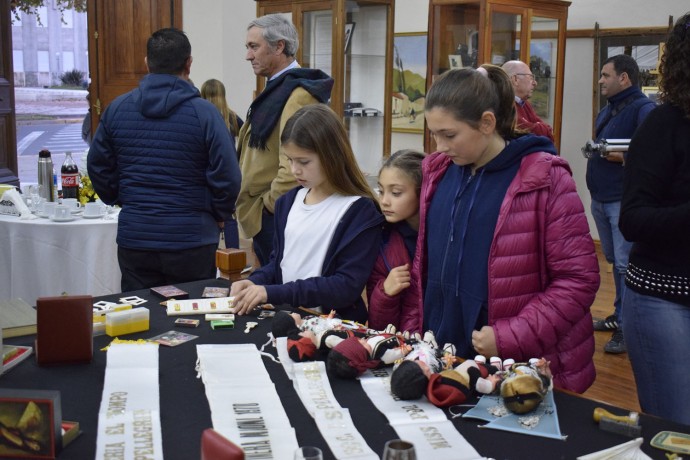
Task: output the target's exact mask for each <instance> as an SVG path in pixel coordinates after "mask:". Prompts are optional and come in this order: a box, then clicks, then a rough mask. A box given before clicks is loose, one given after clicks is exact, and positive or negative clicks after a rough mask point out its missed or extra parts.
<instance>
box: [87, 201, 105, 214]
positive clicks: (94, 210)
mask: <svg viewBox="0 0 690 460" xmlns="http://www.w3.org/2000/svg"><path fill="white" fill-rule="evenodd" d="M105 211H106V208H105V205H104V204H103V203H102V202H101V203H99V202H95V201H94V202H90V203H86V204H85V205H84V216H85V217H101V216H104V215H105Z"/></svg>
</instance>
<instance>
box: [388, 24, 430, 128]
mask: <svg viewBox="0 0 690 460" xmlns="http://www.w3.org/2000/svg"><path fill="white" fill-rule="evenodd" d="M426 47H427V35H426V32H411V33H399V34H395V37H394V40H393V85H392V86H391V92H392V95H391V97H392V98H393V104H392V112H393V113H392V117H391V119H392V124H391V126H392V130H393V131H397V132H404V133H418V134H423V133H424V99H425V96H426Z"/></svg>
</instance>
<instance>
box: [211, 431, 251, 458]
mask: <svg viewBox="0 0 690 460" xmlns="http://www.w3.org/2000/svg"><path fill="white" fill-rule="evenodd" d="M201 460H244V451H243V450H242V449H241V448H240V447H239V446H238V445H237V444H235V443H233V442H232V441H230V440H229V439H228V438H226V437H225V436H223V435H222V434H220V433H218V432H217V431H216V430H214V429H213V428H207V429H205V430H204V432H203V433H201Z"/></svg>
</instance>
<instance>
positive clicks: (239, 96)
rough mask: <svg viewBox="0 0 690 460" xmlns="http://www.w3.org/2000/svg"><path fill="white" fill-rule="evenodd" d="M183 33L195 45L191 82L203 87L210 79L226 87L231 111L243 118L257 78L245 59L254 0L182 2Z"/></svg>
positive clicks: (193, 48) (254, 7)
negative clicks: (216, 80) (218, 81)
mask: <svg viewBox="0 0 690 460" xmlns="http://www.w3.org/2000/svg"><path fill="white" fill-rule="evenodd" d="M182 17H183V21H184V25H183V28H184V31H185V32H186V33H187V36H188V37H189V41H190V42H191V43H192V57H193V61H192V73H191V75H190V77H191V79H192V80H193V81H194V84H195V85H196V87H197V88H201V85H202V83H204V82H205V81H206V80H208V79H209V78H216V79H218V80H220V81H222V82H223V83H224V84H225V89H226V91H227V99H228V104H230V108H231V109H232V110H234V111H235V112H237V114H238V115H239V116H240V117H241V118H242V119H244V118H245V114H246V113H247V109H248V108H249V105H250V104H251V102H252V100H253V95H254V90H255V89H256V77H255V76H254V72H252V67H251V65H250V64H249V62H247V61H246V60H245V59H244V57H245V54H246V50H245V47H244V43H245V41H246V36H247V25H248V24H249V22H250V21H251V20H252V19H254V18H255V17H256V2H254V1H253V0H239V1H238V0H233V1H217V0H183V2H182Z"/></svg>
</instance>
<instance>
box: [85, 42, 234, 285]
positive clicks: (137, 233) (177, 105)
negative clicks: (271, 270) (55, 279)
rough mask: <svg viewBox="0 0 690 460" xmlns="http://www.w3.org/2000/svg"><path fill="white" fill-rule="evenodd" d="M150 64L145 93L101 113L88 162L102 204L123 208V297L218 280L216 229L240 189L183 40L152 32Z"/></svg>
mask: <svg viewBox="0 0 690 460" xmlns="http://www.w3.org/2000/svg"><path fill="white" fill-rule="evenodd" d="M146 64H147V66H148V70H149V72H150V73H149V74H148V75H146V76H145V77H144V78H142V80H141V82H140V83H139V87H138V88H136V89H134V90H132V91H130V92H128V93H127V94H124V95H122V96H119V97H118V98H117V99H115V100H114V101H113V102H112V103H111V104H110V105H109V107H108V108H107V109H106V111H105V112H104V113H103V116H102V118H101V121H100V124H99V126H98V129H97V130H96V133H95V135H94V138H93V142H92V144H91V148H90V150H89V155H88V162H87V164H88V171H89V176H90V178H91V181H92V182H93V186H94V189H95V190H96V192H97V193H98V195H99V197H100V198H101V199H102V200H103V202H105V203H106V204H111V205H112V204H118V205H121V206H122V211H121V212H120V216H119V222H118V231H117V244H118V261H119V264H120V270H121V272H122V291H131V290H136V289H144V288H148V287H153V286H160V285H166V284H173V283H180V282H185V281H194V280H199V279H207V278H213V277H215V274H216V268H215V252H216V248H217V246H218V236H219V231H220V230H219V224H220V223H222V222H224V221H226V220H228V219H229V218H230V216H231V214H232V213H233V210H234V206H235V200H236V198H237V193H238V191H239V187H240V179H241V178H240V170H239V166H238V164H237V154H236V151H235V146H234V142H233V140H232V138H231V136H230V134H229V132H228V130H227V128H226V127H225V123H224V122H223V119H222V118H221V116H220V113H219V112H218V110H217V109H216V108H215V107H214V106H213V105H212V104H211V103H210V102H208V101H206V100H204V99H202V98H201V96H200V95H199V91H198V90H197V89H196V88H195V87H194V86H193V85H192V84H191V83H190V82H189V72H190V68H191V64H192V56H191V45H190V43H189V40H188V39H187V36H186V35H185V34H184V32H182V31H180V30H177V29H161V30H159V31H157V32H155V33H154V34H153V35H152V36H151V37H150V38H149V40H148V43H147V52H146Z"/></svg>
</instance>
